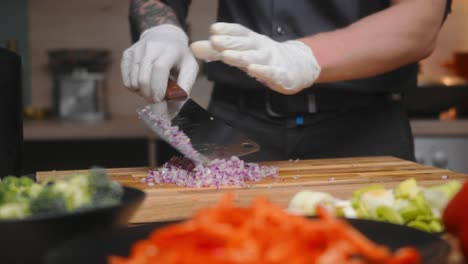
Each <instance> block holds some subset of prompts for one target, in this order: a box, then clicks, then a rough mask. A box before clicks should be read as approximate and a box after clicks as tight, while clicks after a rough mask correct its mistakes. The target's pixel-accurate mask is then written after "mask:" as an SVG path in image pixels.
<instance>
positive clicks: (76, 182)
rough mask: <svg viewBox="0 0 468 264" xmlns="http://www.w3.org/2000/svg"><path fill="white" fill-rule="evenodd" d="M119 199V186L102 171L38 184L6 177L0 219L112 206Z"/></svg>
mask: <svg viewBox="0 0 468 264" xmlns="http://www.w3.org/2000/svg"><path fill="white" fill-rule="evenodd" d="M122 196H123V188H122V186H120V185H119V184H118V183H117V182H113V181H111V180H110V179H109V178H108V177H107V174H106V172H105V170H103V169H93V170H91V171H90V173H89V174H77V175H73V176H70V177H68V178H66V179H63V180H57V181H52V180H49V181H46V182H44V183H42V184H38V183H35V182H34V181H33V180H31V179H29V178H27V177H19V178H17V177H12V176H10V177H6V178H5V179H4V180H3V181H1V182H0V219H8V218H23V217H27V216H30V215H36V214H46V213H48V214H57V213H65V212H72V211H75V210H83V209H86V208H95V207H105V206H113V205H117V204H119V203H120V201H121V198H122Z"/></svg>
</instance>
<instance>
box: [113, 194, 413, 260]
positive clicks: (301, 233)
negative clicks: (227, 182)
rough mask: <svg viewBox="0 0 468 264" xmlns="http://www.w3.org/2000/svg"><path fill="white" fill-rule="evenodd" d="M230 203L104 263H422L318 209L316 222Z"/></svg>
mask: <svg viewBox="0 0 468 264" xmlns="http://www.w3.org/2000/svg"><path fill="white" fill-rule="evenodd" d="M232 200H233V195H232V194H228V195H225V196H224V197H223V198H222V199H221V201H220V202H219V203H218V205H216V206H215V207H213V208H207V209H203V210H201V211H199V212H198V213H196V214H195V215H194V216H193V217H192V219H190V220H187V221H185V222H181V223H178V224H173V225H170V226H167V227H164V228H162V229H158V230H155V231H154V232H153V233H152V234H151V235H150V237H149V238H148V239H146V240H142V241H138V242H136V243H135V244H134V246H133V248H132V250H131V252H130V256H129V257H128V258H124V257H119V256H110V257H109V258H108V264H156V263H157V264H184V263H211V264H239V263H246V264H273V263H278V264H279V263H291V264H306V263H307V264H310V263H318V264H322V263H324V264H329V263H336V264H341V263H343V264H344V263H363V264H364V263H367V264H369V263H383V264H419V263H421V257H420V255H419V253H418V251H417V250H416V249H414V248H411V247H406V248H402V249H400V250H398V251H397V252H396V253H395V254H392V253H391V252H390V250H389V249H388V248H386V247H384V246H380V245H376V244H375V243H373V242H372V241H370V240H369V239H367V238H366V237H365V236H364V235H362V234H361V233H359V232H358V231H357V230H356V229H354V228H353V227H352V226H351V225H350V224H348V223H347V222H346V221H344V220H341V219H337V218H335V217H334V216H332V215H331V214H329V213H328V212H327V211H326V209H325V208H323V207H318V208H317V213H318V215H319V218H317V219H307V218H304V217H302V216H297V215H291V214H289V213H287V212H285V211H284V210H283V209H282V208H280V207H278V206H275V205H273V204H272V203H271V202H269V201H268V200H267V199H265V198H257V199H256V200H255V201H254V202H253V204H252V205H251V206H250V207H246V208H240V207H235V206H234V205H233V201H232Z"/></svg>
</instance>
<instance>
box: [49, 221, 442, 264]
mask: <svg viewBox="0 0 468 264" xmlns="http://www.w3.org/2000/svg"><path fill="white" fill-rule="evenodd" d="M348 221H349V222H350V223H351V224H352V225H353V226H354V227H355V228H357V229H358V230H359V231H361V232H362V233H364V234H365V235H366V236H367V237H369V238H370V239H371V240H373V241H375V242H377V243H379V244H383V245H387V246H388V247H390V248H391V249H392V250H395V249H397V248H399V247H403V246H408V245H411V246H415V247H416V248H417V249H418V250H419V251H420V252H421V254H422V257H423V263H425V264H426V263H428V264H440V263H444V260H445V259H446V257H447V255H448V253H449V246H448V244H447V243H446V242H445V241H444V240H442V239H441V238H440V237H439V236H436V235H433V234H430V233H426V232H423V231H419V230H417V229H413V228H409V227H405V226H400V225H394V224H389V223H383V222H376V221H370V220H358V219H350V220H348ZM171 223H174V222H161V223H154V224H149V225H143V226H137V227H126V228H119V229H112V230H107V231H103V232H99V233H96V234H92V235H87V236H83V237H80V238H78V239H75V240H73V241H70V242H68V243H66V244H64V245H62V246H61V247H58V248H56V249H55V250H52V251H51V252H50V254H49V255H48V258H47V263H48V264H83V263H87V264H104V263H106V256H108V255H111V254H115V255H120V256H128V253H129V249H130V247H131V245H132V244H133V243H134V242H135V241H137V240H140V239H144V238H147V237H148V235H149V234H150V232H151V231H153V230H154V229H157V228H160V227H163V226H166V225H168V224H171Z"/></svg>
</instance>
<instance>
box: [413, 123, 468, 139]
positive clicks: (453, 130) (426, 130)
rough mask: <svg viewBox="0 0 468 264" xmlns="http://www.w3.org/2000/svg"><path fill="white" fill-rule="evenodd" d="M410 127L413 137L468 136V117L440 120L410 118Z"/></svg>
mask: <svg viewBox="0 0 468 264" xmlns="http://www.w3.org/2000/svg"><path fill="white" fill-rule="evenodd" d="M411 129H412V131H413V135H414V136H415V137H418V136H441V137H468V119H460V120H452V121H440V120H429V119H428V120H425V119H417V120H411Z"/></svg>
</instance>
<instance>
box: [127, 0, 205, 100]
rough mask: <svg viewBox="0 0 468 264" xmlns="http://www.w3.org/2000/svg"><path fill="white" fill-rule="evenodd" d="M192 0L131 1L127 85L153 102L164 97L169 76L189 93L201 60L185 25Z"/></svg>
mask: <svg viewBox="0 0 468 264" xmlns="http://www.w3.org/2000/svg"><path fill="white" fill-rule="evenodd" d="M189 4H190V0H130V22H131V29H132V38H133V41H134V44H133V45H132V46H131V47H130V48H128V49H126V50H125V51H124V53H123V54H122V62H121V64H120V67H121V70H122V78H123V83H124V85H125V86H126V87H127V88H129V89H130V90H132V91H134V92H137V93H139V94H140V95H142V96H143V97H144V98H146V99H147V100H148V101H150V102H160V101H162V100H164V95H165V92H166V87H167V83H168V79H169V77H173V78H177V84H178V85H179V86H180V87H182V89H184V90H185V91H186V92H187V93H189V92H190V89H191V88H192V86H193V83H194V82H195V78H196V77H197V73H198V63H197V61H196V60H195V58H194V57H193V55H192V52H191V51H190V48H189V46H188V41H189V40H188V36H187V34H186V33H185V32H184V30H183V29H182V28H184V22H185V18H186V16H187V11H188V7H189Z"/></svg>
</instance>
